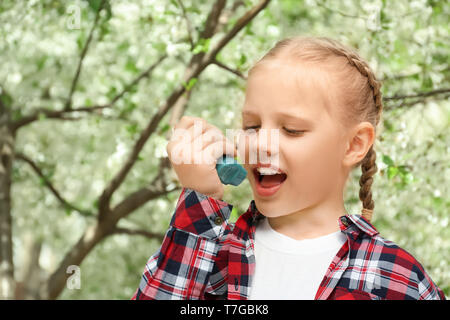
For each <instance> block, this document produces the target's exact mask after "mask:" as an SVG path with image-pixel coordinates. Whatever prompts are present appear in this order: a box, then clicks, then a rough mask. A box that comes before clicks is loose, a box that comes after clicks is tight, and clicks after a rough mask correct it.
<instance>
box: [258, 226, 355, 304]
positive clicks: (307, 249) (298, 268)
mask: <svg viewBox="0 0 450 320" xmlns="http://www.w3.org/2000/svg"><path fill="white" fill-rule="evenodd" d="M346 241H347V237H346V236H345V234H343V233H342V232H341V231H337V232H334V233H330V234H327V235H325V236H321V237H318V238H314V239H304V240H295V239H293V238H290V237H288V236H285V235H283V234H281V233H279V232H277V231H275V230H274V229H272V227H271V226H270V224H269V220H268V219H267V218H264V219H262V220H260V221H259V222H258V224H257V226H256V231H255V242H254V244H255V259H256V264H255V274H254V276H253V279H252V283H251V287H250V297H249V299H250V300H255V299H265V300H280V299H283V300H313V299H314V297H315V295H316V292H317V290H318V289H319V285H320V283H321V282H322V280H323V278H324V276H325V273H326V271H327V269H328V267H329V266H330V263H331V261H332V260H333V258H334V257H335V256H336V254H337V252H338V251H339V249H340V248H341V247H342V245H343V244H344V243H345V242H346Z"/></svg>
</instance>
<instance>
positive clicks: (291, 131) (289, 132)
mask: <svg viewBox="0 0 450 320" xmlns="http://www.w3.org/2000/svg"><path fill="white" fill-rule="evenodd" d="M256 128H259V126H250V127H244V128H243V130H250V129H256ZM283 129H284V130H285V131H286V132H287V133H288V134H290V135H294V136H299V135H302V134H304V133H305V132H306V131H305V130H293V129H288V128H284V127H283Z"/></svg>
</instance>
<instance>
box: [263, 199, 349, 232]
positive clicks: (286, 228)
mask: <svg viewBox="0 0 450 320" xmlns="http://www.w3.org/2000/svg"><path fill="white" fill-rule="evenodd" d="M328 199H329V200H328V201H326V202H320V203H318V204H316V205H313V206H309V207H306V208H303V209H301V210H299V211H296V212H293V213H290V214H287V215H283V216H280V217H268V220H269V224H270V226H271V227H272V229H274V230H275V231H277V232H279V233H281V234H284V235H286V236H288V237H290V238H293V239H296V240H302V239H310V238H317V237H320V236H324V235H327V234H330V233H333V232H336V231H340V229H339V223H338V219H339V217H340V216H343V215H346V214H347V213H346V210H345V207H344V202H343V200H342V197H340V198H337V199H330V198H328Z"/></svg>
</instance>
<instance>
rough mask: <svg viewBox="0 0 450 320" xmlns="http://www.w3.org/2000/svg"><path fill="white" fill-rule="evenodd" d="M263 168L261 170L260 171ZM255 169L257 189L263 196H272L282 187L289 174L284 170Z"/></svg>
mask: <svg viewBox="0 0 450 320" xmlns="http://www.w3.org/2000/svg"><path fill="white" fill-rule="evenodd" d="M259 170H261V172H260V171H259ZM259 170H258V169H257V168H254V169H253V175H254V177H255V181H256V191H257V192H258V194H259V195H261V196H270V195H273V194H275V193H276V192H277V191H278V189H280V187H281V185H282V183H283V182H284V181H285V180H286V179H287V174H285V173H282V172H277V173H275V172H273V171H270V170H262V169H259Z"/></svg>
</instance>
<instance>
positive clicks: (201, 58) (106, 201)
mask: <svg viewBox="0 0 450 320" xmlns="http://www.w3.org/2000/svg"><path fill="white" fill-rule="evenodd" d="M269 2H270V0H263V1H261V2H260V3H259V4H257V5H255V6H254V7H253V8H251V9H250V10H249V11H247V12H246V13H245V14H244V15H243V16H242V17H241V18H240V19H239V20H238V21H237V22H236V24H235V25H234V27H233V28H232V29H231V30H230V31H229V32H228V33H227V34H226V35H225V36H224V37H223V38H222V39H221V40H220V41H219V43H218V44H217V45H216V46H215V47H214V48H213V49H212V51H210V52H208V53H207V54H206V55H203V54H202V52H201V53H199V54H197V55H195V56H193V57H192V59H191V61H190V63H189V66H188V67H187V69H186V72H185V76H184V82H185V83H189V81H190V80H191V79H193V78H195V77H198V75H199V74H200V73H201V72H202V71H203V70H204V69H205V68H206V67H207V66H208V65H209V64H211V63H212V62H213V61H214V59H215V57H216V55H217V54H218V52H219V51H220V50H221V49H222V48H223V47H224V46H225V45H226V44H228V42H229V41H231V39H232V38H233V37H234V36H236V34H237V33H238V32H239V31H240V30H241V29H242V28H244V27H245V25H246V24H248V23H249V22H250V21H251V20H252V19H253V18H254V17H255V16H256V15H257V14H258V13H259V12H260V11H261V10H263V9H264V8H265V7H266V6H267V5H268V3H269ZM223 6H224V1H223V0H218V1H217V2H216V3H215V5H214V6H213V8H212V10H211V12H210V14H209V15H208V19H207V23H206V24H207V25H208V26H209V29H208V28H206V27H205V31H204V32H203V33H202V35H203V36H207V37H210V36H211V33H210V31H208V30H211V29H213V28H215V27H214V25H215V24H214V21H215V23H216V24H217V21H218V19H219V16H218V15H217V12H219V11H221V10H222V9H223ZM207 31H208V32H207ZM185 91H186V88H185V87H184V86H182V85H181V86H178V87H177V88H176V89H175V90H174V91H173V92H172V94H171V95H170V96H169V98H168V99H167V100H166V102H165V103H164V104H163V105H161V106H160V107H159V109H158V111H157V112H156V114H155V115H154V116H153V117H152V119H151V120H150V122H149V124H148V125H147V127H146V128H145V129H144V130H143V131H142V132H141V134H140V136H139V138H138V140H137V142H136V143H135V145H134V147H133V149H132V151H131V153H130V155H129V157H128V159H127V160H126V162H125V164H124V165H123V167H122V168H121V169H120V170H119V172H118V173H117V174H116V175H115V176H114V178H113V179H112V180H111V182H110V183H109V184H108V186H107V187H106V188H105V189H104V191H103V193H102V195H101V196H100V199H99V220H101V219H103V218H104V216H105V215H107V214H108V213H109V212H110V211H111V210H110V199H111V197H112V194H113V193H114V192H115V190H117V188H119V186H120V185H121V184H122V182H123V181H124V180H125V178H126V176H127V175H128V173H129V172H130V170H131V168H132V167H133V166H134V164H135V163H136V160H137V158H138V155H139V153H140V151H141V150H142V148H143V147H144V145H145V143H146V141H147V140H148V138H149V137H150V136H151V134H153V133H154V132H155V130H156V128H157V127H158V124H159V123H160V121H161V120H162V118H163V117H164V116H165V114H166V113H167V112H168V111H169V110H170V109H171V108H172V107H173V106H174V105H175V103H176V102H177V101H178V99H179V98H180V97H181V95H182V94H183V93H184V92H185Z"/></svg>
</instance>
